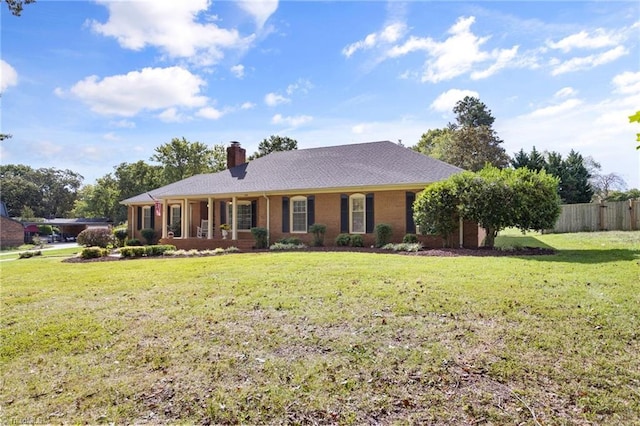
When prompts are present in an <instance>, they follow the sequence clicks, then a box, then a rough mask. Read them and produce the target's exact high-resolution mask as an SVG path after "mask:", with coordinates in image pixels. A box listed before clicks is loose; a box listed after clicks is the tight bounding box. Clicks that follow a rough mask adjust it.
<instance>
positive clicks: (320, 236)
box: [309, 223, 327, 247]
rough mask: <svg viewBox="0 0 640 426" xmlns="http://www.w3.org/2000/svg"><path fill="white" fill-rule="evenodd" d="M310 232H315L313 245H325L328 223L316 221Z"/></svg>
mask: <svg viewBox="0 0 640 426" xmlns="http://www.w3.org/2000/svg"><path fill="white" fill-rule="evenodd" d="M309 232H311V233H312V234H313V245H314V246H315V247H321V246H323V245H324V234H325V233H326V232H327V225H323V224H321V223H314V224H313V225H311V226H310V227H309Z"/></svg>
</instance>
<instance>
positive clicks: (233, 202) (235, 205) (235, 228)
mask: <svg viewBox="0 0 640 426" xmlns="http://www.w3.org/2000/svg"><path fill="white" fill-rule="evenodd" d="M237 201H238V200H237V199H236V197H233V198H232V199H231V216H233V221H232V223H231V225H232V226H231V239H232V240H237V239H238V203H237Z"/></svg>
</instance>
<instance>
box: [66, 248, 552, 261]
mask: <svg viewBox="0 0 640 426" xmlns="http://www.w3.org/2000/svg"><path fill="white" fill-rule="evenodd" d="M289 251H301V252H314V251H320V252H350V253H381V254H399V255H404V256H435V257H457V256H492V257H502V256H541V255H553V254H556V251H555V250H552V249H545V248H539V247H522V248H519V249H517V250H500V249H496V248H484V247H482V248H477V249H468V248H441V249H423V250H420V251H417V252H402V251H392V250H382V249H380V248H375V247H307V248H304V249H296V250H289ZM270 252H273V251H271V250H252V251H250V252H242V251H240V252H238V253H270ZM229 254H233V253H229ZM217 256H220V255H217ZM158 257H162V256H157V257H155V258H158ZM175 257H191V256H175ZM153 258H154V257H142V258H140V257H137V258H121V257H116V256H106V257H99V258H97V259H82V258H81V257H71V258H67V259H64V260H63V262H66V263H88V262H112V261H119V260H136V259H153Z"/></svg>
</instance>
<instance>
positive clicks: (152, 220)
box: [149, 206, 156, 229]
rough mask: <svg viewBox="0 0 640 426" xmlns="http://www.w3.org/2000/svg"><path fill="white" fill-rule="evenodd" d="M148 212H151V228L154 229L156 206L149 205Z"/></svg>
mask: <svg viewBox="0 0 640 426" xmlns="http://www.w3.org/2000/svg"><path fill="white" fill-rule="evenodd" d="M149 214H151V229H155V228H156V206H153V207H151V210H150V211H149Z"/></svg>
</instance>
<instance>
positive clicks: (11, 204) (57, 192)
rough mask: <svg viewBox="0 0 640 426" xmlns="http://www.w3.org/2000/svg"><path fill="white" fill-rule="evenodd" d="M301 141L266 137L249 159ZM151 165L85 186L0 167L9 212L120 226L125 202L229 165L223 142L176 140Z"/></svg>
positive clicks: (43, 172) (56, 173)
mask: <svg viewBox="0 0 640 426" xmlns="http://www.w3.org/2000/svg"><path fill="white" fill-rule="evenodd" d="M297 148H298V142H297V141H296V140H294V139H291V138H288V137H281V136H271V137H270V138H268V139H264V140H263V141H262V142H261V143H260V144H259V146H258V151H257V152H256V153H254V154H253V155H251V156H250V157H249V160H252V159H255V158H259V157H262V156H264V155H267V154H269V153H270V152H273V151H284V150H291V149H297ZM149 160H150V161H151V162H154V163H157V164H149V163H147V162H145V161H142V160H140V161H137V162H135V163H120V164H119V165H117V166H115V167H114V171H113V172H112V173H107V174H106V175H104V176H102V177H100V178H98V179H96V182H95V183H94V184H88V185H84V186H82V181H83V179H84V178H83V176H81V175H79V174H77V173H74V172H72V171H71V170H58V169H54V168H49V169H44V168H43V169H33V168H32V167H30V166H25V165H2V166H0V184H1V186H2V191H1V193H0V199H1V200H2V201H3V202H5V203H6V205H7V210H8V212H9V214H10V215H11V216H13V217H20V218H23V219H25V220H28V219H35V218H53V217H102V218H107V219H110V220H112V221H113V222H114V223H122V222H124V221H126V219H127V209H126V207H125V206H123V205H121V204H120V202H121V201H122V200H124V199H127V198H130V197H133V196H135V195H138V194H142V193H145V192H148V191H151V190H153V189H156V188H159V187H161V186H164V185H168V184H170V183H173V182H177V181H179V180H182V179H185V178H187V177H190V176H193V175H197V174H202V173H215V172H218V171H220V170H224V169H225V168H226V166H227V164H226V161H227V151H226V147H225V146H224V145H223V144H216V145H213V146H207V145H206V144H204V143H201V142H197V141H196V142H190V141H188V140H186V139H185V138H184V137H183V138H173V139H172V140H171V141H170V142H167V143H164V144H162V145H160V146H158V147H157V148H155V150H154V154H153V155H152V156H151V157H150V159H149Z"/></svg>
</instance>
